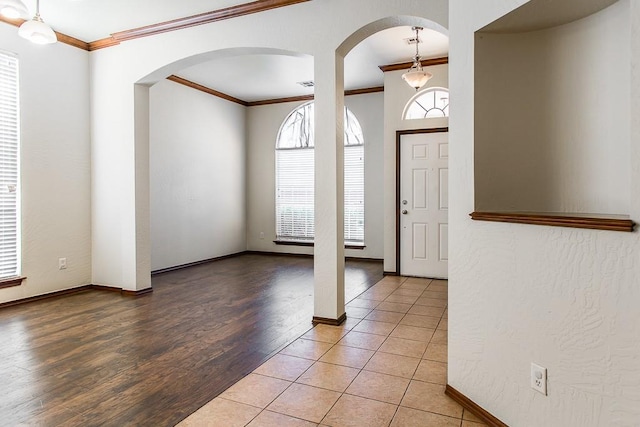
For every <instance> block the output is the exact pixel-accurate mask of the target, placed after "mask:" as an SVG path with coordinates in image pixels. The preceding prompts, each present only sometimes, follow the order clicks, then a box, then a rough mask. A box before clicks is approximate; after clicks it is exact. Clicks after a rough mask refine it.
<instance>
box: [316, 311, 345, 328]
mask: <svg viewBox="0 0 640 427" xmlns="http://www.w3.org/2000/svg"><path fill="white" fill-rule="evenodd" d="M345 320H347V313H344V314H343V315H342V316H340V317H338V318H337V319H328V318H326V317H317V316H313V320H312V322H311V323H313V325H314V326H315V325H330V326H340V325H342V324H343V323H344V322H345Z"/></svg>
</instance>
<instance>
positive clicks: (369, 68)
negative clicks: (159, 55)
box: [175, 27, 449, 102]
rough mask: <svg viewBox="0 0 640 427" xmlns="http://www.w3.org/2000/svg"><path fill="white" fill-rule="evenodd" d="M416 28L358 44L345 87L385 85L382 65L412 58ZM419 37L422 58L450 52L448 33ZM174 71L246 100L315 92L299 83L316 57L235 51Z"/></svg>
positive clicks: (349, 57) (392, 30) (305, 78)
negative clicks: (410, 42) (248, 53)
mask: <svg viewBox="0 0 640 427" xmlns="http://www.w3.org/2000/svg"><path fill="white" fill-rule="evenodd" d="M414 34H415V33H413V32H412V31H411V27H395V28H390V29H388V30H384V31H380V32H378V33H376V34H374V35H372V36H371V37H369V38H367V39H366V40H364V41H363V42H362V43H360V44H359V45H357V46H356V47H355V48H354V49H353V50H352V51H351V52H350V53H349V54H348V55H347V57H346V58H345V64H344V74H345V76H344V84H345V89H347V90H351V89H363V88H371V87H378V86H382V85H383V79H384V76H383V73H382V71H380V68H379V66H380V65H388V64H395V63H399V62H407V61H410V60H411V57H412V56H413V55H414V54H415V45H409V44H407V42H406V41H405V39H407V38H410V37H412V35H414ZM420 39H421V40H422V41H423V43H420V54H421V56H422V57H423V58H439V57H443V56H447V55H448V51H449V39H448V37H447V36H445V35H442V34H440V33H438V32H435V31H432V30H426V29H425V30H424V31H423V32H422V33H421V35H420ZM256 70H259V72H258V73H256ZM175 74H177V75H179V76H180V77H182V78H185V79H187V80H191V81H193V82H195V83H198V84H201V85H203V86H206V87H209V88H212V89H215V90H217V91H219V92H223V93H226V94H227V95H231V96H233V97H235V98H239V99H242V100H243V101H247V102H252V101H262V100H265V99H274V98H286V97H290V96H300V95H310V94H312V93H313V88H305V87H302V86H300V85H299V84H298V82H305V81H309V80H313V79H314V76H313V57H311V56H307V55H297V56H284V55H243V56H236V57H231V58H224V59H219V60H214V61H209V62H205V63H202V64H199V65H195V66H193V67H189V68H186V69H184V70H181V71H179V72H177V73H175Z"/></svg>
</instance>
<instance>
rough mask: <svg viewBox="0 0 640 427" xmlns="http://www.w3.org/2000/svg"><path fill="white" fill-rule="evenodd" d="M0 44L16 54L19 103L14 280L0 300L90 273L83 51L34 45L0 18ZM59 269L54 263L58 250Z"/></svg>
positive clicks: (68, 283)
mask: <svg viewBox="0 0 640 427" xmlns="http://www.w3.org/2000/svg"><path fill="white" fill-rule="evenodd" d="M0 49H2V50H5V51H9V52H14V53H17V54H18V57H19V61H20V91H21V93H20V102H21V105H20V108H21V114H20V116H21V120H22V123H21V156H22V159H21V179H22V183H21V197H22V275H23V276H26V277H27V280H26V281H24V282H23V284H22V286H18V287H13V288H8V289H2V290H0V302H5V301H11V300H16V299H21V298H27V297H30V296H34V295H40V294H46V293H50V292H54V291H58V290H62V289H68V288H73V287H77V286H80V285H85V284H88V283H90V281H91V218H90V212H89V209H90V203H91V196H90V193H89V190H90V186H89V185H90V183H89V181H90V175H89V161H90V157H89V156H90V154H89V153H90V152H89V150H90V143H89V54H88V53H87V52H84V51H82V50H80V49H76V48H73V47H71V46H67V45H64V44H61V43H58V44H55V45H51V46H37V45H34V44H32V43H30V42H28V41H26V40H24V39H22V38H20V37H18V34H17V30H16V28H15V27H13V26H11V25H7V24H0ZM63 257H64V258H67V269H66V270H58V258H63Z"/></svg>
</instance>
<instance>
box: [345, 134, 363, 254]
mask: <svg viewBox="0 0 640 427" xmlns="http://www.w3.org/2000/svg"><path fill="white" fill-rule="evenodd" d="M344 240H345V241H346V242H364V145H347V146H345V147H344Z"/></svg>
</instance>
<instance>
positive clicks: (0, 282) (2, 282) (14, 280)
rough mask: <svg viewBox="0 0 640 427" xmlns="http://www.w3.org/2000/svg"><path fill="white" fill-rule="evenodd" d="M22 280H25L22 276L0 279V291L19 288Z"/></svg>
mask: <svg viewBox="0 0 640 427" xmlns="http://www.w3.org/2000/svg"><path fill="white" fill-rule="evenodd" d="M24 279H26V277H22V276H16V277H5V278H4V279H0V289H4V288H12V287H14V286H20V285H22V281H23V280H24Z"/></svg>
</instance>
